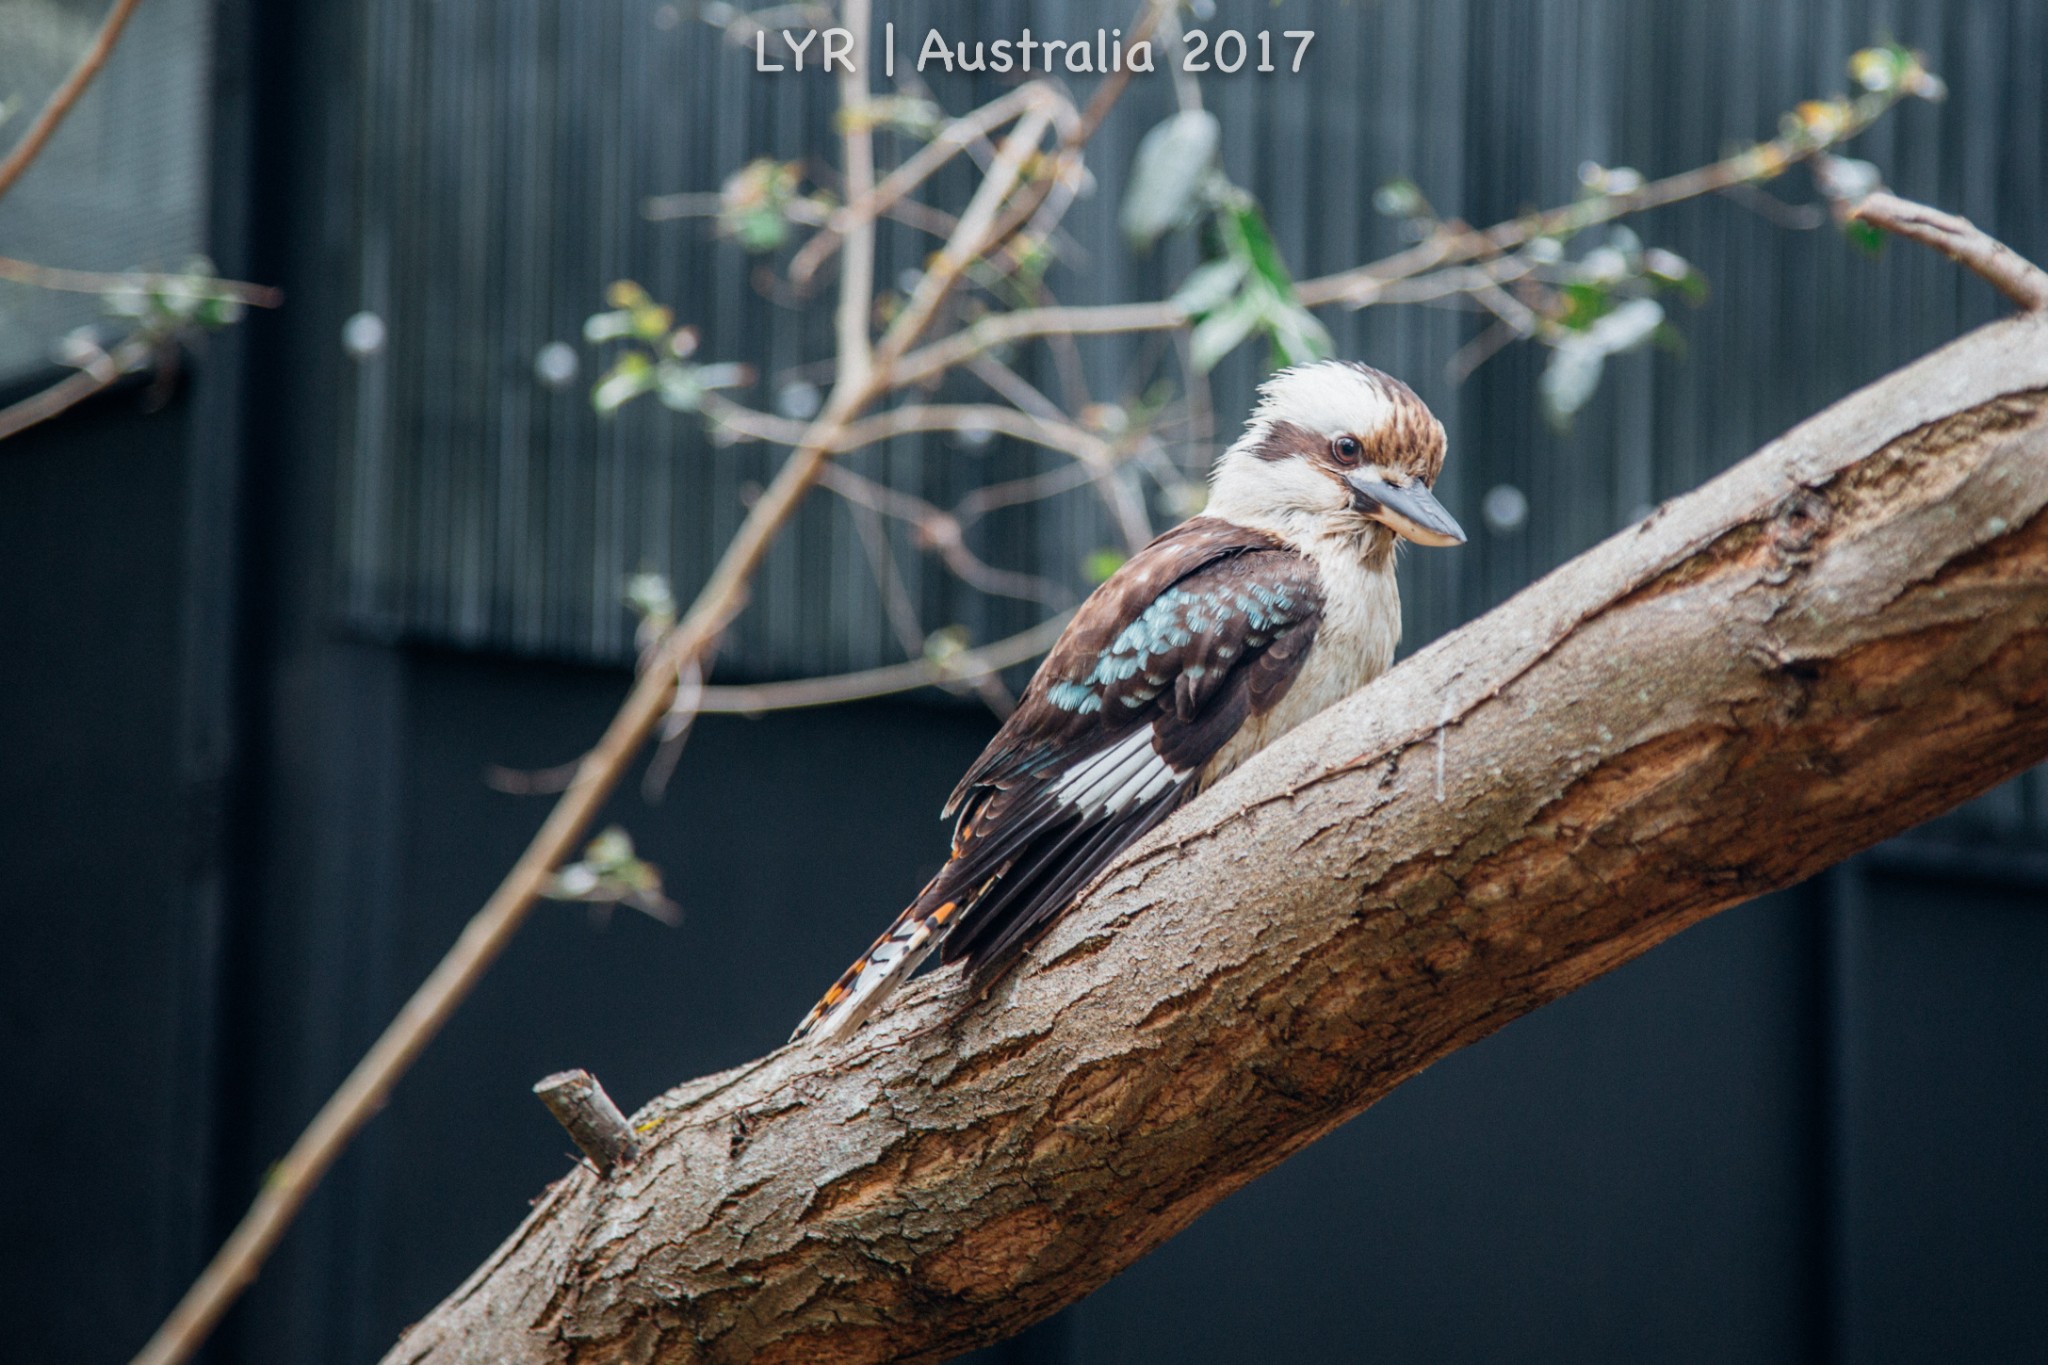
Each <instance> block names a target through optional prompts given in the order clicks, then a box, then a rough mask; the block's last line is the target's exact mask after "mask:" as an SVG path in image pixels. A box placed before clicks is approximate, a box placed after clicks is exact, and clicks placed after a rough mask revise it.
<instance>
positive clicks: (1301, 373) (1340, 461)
mask: <svg viewBox="0 0 2048 1365" xmlns="http://www.w3.org/2000/svg"><path fill="white" fill-rule="evenodd" d="M1443 466H1444V428H1443V424H1442V423H1440V422H1438V421H1437V420H1436V417H1435V416H1434V415H1433V414H1432V413H1431V412H1430V410H1429V408H1428V406H1427V405H1425V404H1424V403H1423V401H1422V400H1421V399H1420V398H1418V397H1416V396H1415V391H1414V390H1413V389H1410V388H1409V387H1408V386H1407V385H1406V384H1403V383H1402V382H1401V381H1400V380H1398V379H1395V378H1393V377H1392V376H1391V375H1386V374H1382V373H1380V372H1379V371H1378V370H1375V369H1373V368H1372V367H1371V366H1369V365H1361V364H1358V363H1357V362H1356V361H1349V360H1319V361H1316V362H1314V363H1313V364H1308V365H1296V366H1294V367H1292V368H1291V369H1285V370H1282V371H1280V372H1279V373H1278V374H1276V375H1274V376H1273V377H1272V378H1271V379H1268V380H1267V381H1266V382H1265V383H1264V384H1263V385H1261V386H1260V388H1259V404H1258V406H1257V407H1256V408H1254V409H1253V410H1252V415H1251V420H1250V421H1249V422H1247V423H1246V424H1245V431H1244V435H1243V436H1240V437H1239V438H1238V439H1237V441H1236V442H1235V443H1234V444H1232V445H1231V447H1230V449H1228V450H1226V451H1224V452H1223V458H1222V459H1220V460H1218V461H1217V462H1216V471H1215V474H1214V475H1213V476H1212V478H1211V480H1210V489H1209V505H1208V508H1207V514H1208V515H1210V516H1216V517H1222V518H1224V519H1225V520H1228V521H1233V522H1237V523H1239V524H1240V525H1249V526H1256V527H1259V528H1261V529H1263V530H1269V531H1273V532H1276V533H1278V534H1279V535H1281V536H1283V537H1285V538H1287V539H1289V540H1301V539H1306V538H1311V537H1344V538H1352V539H1360V538H1362V539H1365V540H1367V541H1369V542H1370V543H1372V544H1374V545H1377V546H1387V545H1390V544H1391V536H1400V537H1401V538H1403V539H1405V540H1412V541H1414V542H1415V543H1416V544H1418V545H1462V544H1464V542H1465V533H1464V531H1462V530H1460V529H1459V527H1458V523H1457V521H1456V520H1454V519H1453V518H1452V516H1451V514H1450V513H1449V512H1447V511H1445V510H1444V507H1443V504H1442V503H1440V502H1438V501H1437V500H1436V496H1435V494H1433V493H1432V492H1430V489H1431V487H1432V486H1433V485H1434V484H1435V483H1436V476H1437V474H1438V473H1439V472H1440V471H1441V470H1442V469H1443Z"/></svg>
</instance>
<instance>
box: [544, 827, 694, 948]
mask: <svg viewBox="0 0 2048 1365" xmlns="http://www.w3.org/2000/svg"><path fill="white" fill-rule="evenodd" d="M541 894H542V895H544V896H546V897H547V898H548V899H549V900H558V901H581V902H583V903H584V904H586V905H589V906H590V907H591V908H592V909H593V911H595V912H597V913H598V914H599V917H600V919H602V918H604V917H606V916H608V915H609V914H610V913H611V910H612V907H614V906H618V905H625V906H630V907H631V908H633V909H635V910H638V911H639V912H640V913H641V914H643V915H646V916H647V917H648V918H650V919H656V920H660V921H661V922H662V923H663V924H666V925H669V926H671V927H673V926H675V925H678V924H681V923H682V922H683V910H682V907H681V906H679V905H677V904H676V903H675V902H674V901H672V900H670V899H669V898H668V896H667V895H666V894H664V892H663V891H662V885H661V869H660V868H658V867H656V866H655V865H654V864H653V863H650V862H647V861H646V860H644V859H642V858H641V857H640V856H639V855H638V854H637V853H636V852H634V849H633V836H632V835H630V834H628V833H626V831H625V830H623V829H621V828H619V826H617V825H613V826H611V827H609V828H608V829H606V830H605V831H604V832H603V833H601V834H599V835H598V836H597V837H596V838H595V839H592V840H591V841H590V842H589V843H588V844H587V845H585V846H584V849H583V857H582V858H581V859H579V860H578V861H576V862H573V863H569V864H567V865H566V866H564V867H563V868H561V869H560V870H559V871H557V872H556V873H555V875H554V876H553V878H551V879H550V880H549V882H548V885H547V889H546V890H545V891H543V892H542V893H541Z"/></svg>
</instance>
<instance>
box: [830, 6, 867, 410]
mask: <svg viewBox="0 0 2048 1365" xmlns="http://www.w3.org/2000/svg"><path fill="white" fill-rule="evenodd" d="M868 4H869V0H846V14H845V26H846V28H847V29H849V30H850V31H851V32H852V34H853V60H852V61H850V62H847V63H846V64H845V65H844V66H843V67H842V68H841V69H840V72H839V121H840V125H841V138H842V140H843V142H844V144H845V148H846V196H847V198H848V199H857V200H863V201H865V200H869V199H872V198H873V197H874V193H875V135H874V130H873V128H872V127H871V126H870V125H869V122H868V120H867V119H866V118H864V117H861V114H862V113H863V111H865V110H866V108H867V103H868V77H867V70H868V54H867V46H868ZM846 245H847V253H846V272H845V276H844V279H843V281H842V285H843V287H842V288H841V289H840V291H839V312H838V318H837V320H836V325H837V328H838V337H839V364H840V367H841V369H842V370H843V371H844V372H845V373H846V374H847V375H848V376H850V377H851V378H852V379H853V381H854V382H856V383H859V382H862V381H864V380H865V379H866V378H867V372H868V366H869V365H870V364H872V363H873V356H872V355H871V354H870V352H869V345H868V313H869V312H870V311H871V310H872V309H873V308H874V295H875V220H874V217H873V216H872V215H869V216H868V217H864V218H858V219H856V220H855V221H853V222H851V223H849V224H848V225H847V228H846Z"/></svg>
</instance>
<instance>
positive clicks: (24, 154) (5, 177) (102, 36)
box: [0, 0, 142, 198]
mask: <svg viewBox="0 0 2048 1365" xmlns="http://www.w3.org/2000/svg"><path fill="white" fill-rule="evenodd" d="M141 2H142V0H114V7H113V8H112V9H111V10H108V11H107V17H106V18H105V19H104V20H102V21H101V23H100V31H99V32H98V33H96V34H94V35H93V40H92V44H91V46H89V47H87V48H86V49H85V54H84V55H83V56H81V57H80V58H79V59H78V65H77V66H74V67H72V68H71V74H70V75H68V76H66V77H65V78H64V83H63V84H62V85H60V86H58V87H57V88H56V89H55V90H53V91H51V92H50V98H49V99H48V100H46V101H44V102H43V107H42V108H41V109H39V110H37V111H36V119H35V122H34V123H31V124H30V125H29V126H28V131H27V132H26V133H23V134H22V135H21V141H19V142H17V143H15V144H14V150H13V151H11V152H9V153H8V154H7V159H6V160H4V161H0V198H5V197H6V196H7V191H9V190H11V189H13V188H14V182H15V181H17V180H19V179H21V174H22V172H23V171H26V170H27V169H28V168H29V165H30V163H32V162H33V161H34V160H35V159H36V158H37V157H38V156H40V155H41V154H42V151H43V148H44V146H46V145H47V144H48V143H49V141H50V138H51V136H52V135H53V134H54V133H55V132H56V131H57V125H58V124H60V123H62V122H63V121H64V116H65V115H66V114H68V113H70V112H71V107H72V106H73V105H75V104H77V103H78V97H79V96H80V95H83V94H84V93H85V88H86V87H87V86H89V85H91V84H92V79H93V77H95V76H97V75H99V74H100V68H101V67H103V66H105V65H106V64H107V58H109V57H111V56H113V55H114V44H115V43H117V42H119V41H120V40H121V30H122V29H124V28H126V27H128V20H129V17H130V16H131V15H133V14H134V13H135V7H136V6H137V5H138V4H140V3H141Z"/></svg>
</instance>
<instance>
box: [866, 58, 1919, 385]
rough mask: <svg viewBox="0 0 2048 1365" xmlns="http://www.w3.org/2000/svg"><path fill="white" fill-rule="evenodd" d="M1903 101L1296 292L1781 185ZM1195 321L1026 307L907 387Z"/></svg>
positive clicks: (1326, 294)
mask: <svg viewBox="0 0 2048 1365" xmlns="http://www.w3.org/2000/svg"><path fill="white" fill-rule="evenodd" d="M1898 98H1900V97H1899V96H1870V97H1868V98H1867V99H1866V100H1864V101H1863V102H1861V103H1859V104H1858V106H1857V112H1856V115H1855V117H1853V118H1852V119H1850V120H1848V121H1847V122H1846V123H1845V124H1844V125H1843V127H1842V128H1841V129H1839V130H1838V131H1836V132H1835V133H1833V134H1832V135H1830V136H1827V137H1817V136H1805V137H1799V138H1792V137H1781V138H1777V139H1774V140H1772V141H1770V142H1764V143H1759V144H1758V145H1756V146H1754V147H1751V148H1749V149H1748V150H1746V151H1743V152H1738V153H1736V154H1735V155H1734V156H1730V157H1727V158H1725V159H1723V160H1721V161H1717V162H1714V163H1713V164H1712V165H1708V166H1702V167H1698V168H1697V169H1694V170H1690V171H1685V172H1682V173H1680V174H1678V175H1673V176H1669V177H1667V178H1665V179H1663V180H1654V181H1651V182H1650V183H1648V184H1646V185H1642V186H1640V187H1638V188H1636V189H1634V190H1629V191H1625V192H1622V193H1617V194H1605V195H1599V196H1595V197H1593V198H1588V199H1584V200H1580V201H1579V202H1577V203H1574V204H1568V205H1565V206H1563V207H1561V208H1555V209H1551V210H1548V211H1547V212H1543V213H1535V214H1528V215H1525V216H1523V217H1520V218H1512V219H1509V220H1507V221H1506V222H1503V223H1498V224H1496V225H1495V226H1493V227H1490V228H1487V229H1485V230H1483V231H1476V230H1473V229H1469V228H1462V229H1461V228H1453V227H1449V226H1446V227H1445V228H1443V229H1442V230H1440V231H1438V232H1437V233H1435V234H1434V235H1432V236H1430V237H1429V238H1427V239H1426V240H1424V241H1422V242H1418V243H1417V244H1416V245H1414V246H1412V247H1409V248H1407V249H1406V250H1403V251H1398V252H1395V253H1394V254H1393V255H1391V256H1388V257H1385V258H1384V259H1382V260H1378V261H1375V262H1373V263H1371V264H1369V265H1363V266H1359V267H1356V268H1355V269H1351V270H1343V271H1339V272H1337V273H1336V274H1333V275H1324V276H1320V277H1317V278H1314V279H1309V280H1304V281H1302V282H1301V283H1300V284H1299V285H1298V286H1297V287H1296V289H1295V294H1296V296H1297V297H1298V298H1299V299H1300V300H1301V302H1302V303H1303V304H1305V305H1307V306H1309V307H1311V308H1320V307H1329V306H1341V307H1346V308H1366V307H1370V306H1372V305H1373V304H1376V303H1381V302H1384V301H1386V300H1385V298H1384V295H1385V293H1386V291H1387V289H1388V287H1389V286H1390V285H1392V284H1394V283H1396V282H1398V281H1403V280H1410V279H1413V278H1414V277H1416V276H1418V275H1423V274H1426V273H1428V272H1430V271H1434V270H1438V269H1441V268H1443V267H1445V266H1454V265H1463V264H1466V263H1468V262H1471V261H1475V260H1479V259H1482V258H1485V257H1491V256H1498V255H1502V254H1505V253H1506V252H1510V251H1513V250H1515V249H1516V248H1518V247H1522V246H1526V245H1527V244H1528V243H1530V242H1532V241H1534V240H1536V239H1537V238H1538V237H1555V236H1568V235H1570V234H1573V233H1577V232H1583V231H1584V230H1586V229H1587V228H1590V227H1596V226H1598V225H1600V224H1602V223H1608V222H1612V221H1614V220H1615V219H1617V218H1624V217H1627V216H1629V215H1631V214H1636V213H1642V212H1645V211H1647V210H1649V209H1653V208H1663V207H1666V206H1668V205H1671V204H1676V203H1680V202H1683V201H1684V200H1687V199H1696V198H1699V197H1700V196H1702V195H1707V194H1715V193H1719V192H1721V191H1723V190H1726V189H1729V188H1731V187H1733V186H1737V185H1745V184H1755V183H1757V182H1760V181H1765V180H1770V179H1774V178H1775V177H1777V176H1779V175H1782V174H1784V172H1785V171H1786V170H1788V169H1790V168H1791V167H1792V166H1795V165H1798V164H1800V163H1801V162H1805V161H1809V160H1811V159H1812V158H1814V157H1815V156H1818V155H1820V154H1821V153H1823V152H1825V151H1827V150H1828V149H1830V148H1832V147H1836V146H1839V145H1841V144H1842V143H1843V142H1845V141H1847V140H1848V139H1849V138H1852V137H1854V136H1855V135H1856V134H1857V133H1860V132H1862V131H1863V130H1864V129H1865V128H1867V127H1869V126H1870V124H1871V123H1872V122H1873V121H1874V120H1875V119H1876V118H1877V117H1878V116H1879V115H1881V114H1882V113H1883V112H1884V111H1885V110H1887V109H1889V108H1891V106H1892V105H1893V104H1895V103H1897V101H1898ZM1188 321H1189V319H1188V317H1187V315H1186V314H1185V313H1183V312H1181V310H1180V309H1178V308H1176V307H1174V306H1173V304H1171V303H1170V302H1166V301H1163V300H1162V301H1159V302H1152V303H1117V304H1104V305H1098V306H1093V307H1087V306H1067V307H1059V308H1027V309H1019V310H1017V311H1014V312H1009V313H996V314H991V315H989V316H987V317H983V318H981V319H979V320H977V321H976V322H974V323H972V324H970V325H969V326H966V327H963V328H961V329H960V330H958V331H956V332H953V333H952V334H950V335H948V336H945V337H941V338H940V339H939V340H937V341H934V342H932V343H930V344H929V345H926V346H924V347H921V348H920V349H918V350H916V351H914V352H912V353H911V354H910V355H908V356H906V357H905V358H904V363H903V365H902V366H901V367H900V369H899V371H898V379H899V382H901V383H904V384H914V383H919V382H922V381H925V380H929V379H932V378H935V377H937V376H938V375H940V374H943V373H944V372H945V371H947V370H949V369H951V368H953V367H954V366H956V365H960V364H963V363H965V362H966V361H969V360H971V359H973V358H974V357H975V356H978V355H981V354H983V353H984V352H987V351H990V350H994V349H996V348H998V347H1001V346H1004V345H1007V344H1009V343H1011V342H1016V341H1025V340H1030V339H1032V338H1037V337H1047V336H1055V335H1074V336H1103V335H1110V334H1114V333H1121V332H1150V331H1158V330H1161V329H1164V328H1172V327H1179V326H1183V325H1184V324H1186V323H1187V322H1188Z"/></svg>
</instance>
